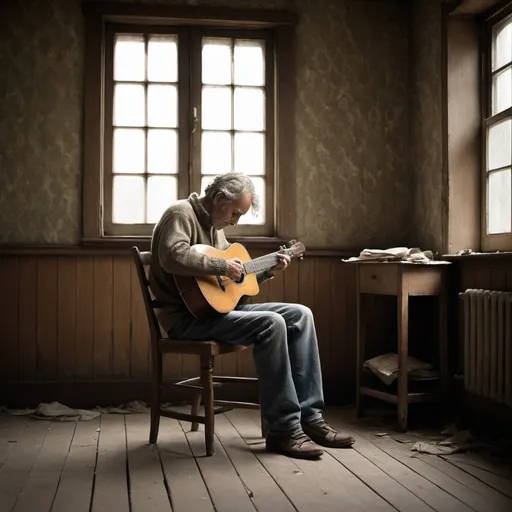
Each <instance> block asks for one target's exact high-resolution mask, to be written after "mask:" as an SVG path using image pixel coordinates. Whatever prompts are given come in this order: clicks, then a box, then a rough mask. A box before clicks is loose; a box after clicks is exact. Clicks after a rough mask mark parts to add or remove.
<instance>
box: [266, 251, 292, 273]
mask: <svg viewBox="0 0 512 512" xmlns="http://www.w3.org/2000/svg"><path fill="white" fill-rule="evenodd" d="M277 257H278V258H279V260H280V261H279V263H278V264H277V265H276V266H275V267H272V268H271V269H270V270H272V272H282V271H283V270H285V269H287V268H288V267H289V266H290V263H291V261H292V259H291V258H290V256H288V254H283V253H281V252H278V253H277Z"/></svg>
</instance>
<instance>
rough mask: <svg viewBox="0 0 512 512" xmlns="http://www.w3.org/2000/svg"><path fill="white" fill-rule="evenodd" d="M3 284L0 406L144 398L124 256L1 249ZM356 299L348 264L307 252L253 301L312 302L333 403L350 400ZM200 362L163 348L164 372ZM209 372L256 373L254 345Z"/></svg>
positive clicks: (190, 369) (144, 338)
mask: <svg viewBox="0 0 512 512" xmlns="http://www.w3.org/2000/svg"><path fill="white" fill-rule="evenodd" d="M255 254H256V255H257V253H255ZM0 282H2V283H3V289H2V294H0V310H1V311H2V315H1V316H0V333H1V335H2V342H1V343H0V404H3V403H8V404H11V405H17V406H23V405H28V404H34V405H37V404H38V403H40V402H41V401H52V400H58V401H61V402H64V403H72V404H75V405H82V406H84V407H88V406H91V405H92V406H94V405H96V403H105V404H109V403H110V404H112V403H121V402H125V401H128V400H133V399H142V400H148V399H149V375H150V374H149V369H150V360H149V337H148V329H147V320H146V317H145V312H144V309H143V303H142V295H141V293H140V288H139V284H138V281H137V276H136V272H135V267H134V265H133V263H132V260H131V257H130V256H126V255H123V254H122V253H119V252H117V253H112V254H109V255H108V254H105V253H104V252H98V251H93V250H77V249H61V250H54V251H49V250H45V249H39V250H34V249H33V250H25V251H23V252H20V251H17V252H11V253H9V251H4V252H3V253H1V254H0ZM354 297H355V267H354V266H353V265H351V264H342V263H341V262H340V261H339V259H338V258H329V257H307V258H305V259H304V260H302V261H298V260H295V261H294V262H293V263H292V266H291V267H290V269H288V270H287V272H285V273H283V274H281V275H280V276H278V277H276V278H275V279H273V280H271V281H269V282H268V283H264V284H263V285H262V287H261V293H260V295H259V296H258V297H257V298H256V299H254V301H255V302H256V301H258V302H260V301H287V302H300V303H303V304H305V305H307V306H309V307H310V308H311V309H312V310H313V313H314V315H315V322H316V326H317V334H318V343H319V349H320V358H321V363H322V373H323V381H324V386H325V395H326V399H327V400H328V401H329V402H330V403H351V402H353V400H354V384H355V343H354V340H355V330H356V324H355V317H356V314H355V300H354ZM197 363H198V361H197V360H196V358H195V357H194V356H181V355H174V354H173V355H170V356H166V362H165V364H164V380H165V381H170V380H172V379H177V378H180V377H191V376H197V375H198V374H199V372H198V364H197ZM215 371H216V373H217V374H224V375H241V376H254V375H255V370H254V364H253V361H252V357H251V353H250V351H247V352H244V353H239V354H234V355H226V356H221V357H218V358H217V361H216V366H215ZM2 383H3V384H4V385H3V384H2ZM5 384H6V385H5ZM168 398H170V399H176V393H174V394H173V395H168Z"/></svg>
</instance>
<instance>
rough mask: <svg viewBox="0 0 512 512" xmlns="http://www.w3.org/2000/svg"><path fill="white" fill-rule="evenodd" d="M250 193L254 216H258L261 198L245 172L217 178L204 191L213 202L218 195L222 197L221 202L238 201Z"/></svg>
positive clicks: (226, 174) (229, 173)
mask: <svg viewBox="0 0 512 512" xmlns="http://www.w3.org/2000/svg"><path fill="white" fill-rule="evenodd" d="M246 192H249V193H250V194H251V206H252V210H253V212H254V214H257V213H258V211H259V209H260V198H259V196H258V194H257V193H256V190H255V188H254V184H253V182H252V181H251V178H249V176H246V175H245V174H244V173H243V172H227V173H225V174H220V175H218V176H215V178H214V179H213V180H212V181H211V182H210V183H209V184H208V186H207V187H206V189H205V191H204V195H205V196H206V197H207V198H208V199H211V200H213V198H214V197H216V196H217V195H218V194H220V196H221V201H224V202H225V201H228V202H230V201H236V200H237V199H238V198H240V197H241V196H242V195H243V194H245V193H246Z"/></svg>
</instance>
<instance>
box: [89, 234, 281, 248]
mask: <svg viewBox="0 0 512 512" xmlns="http://www.w3.org/2000/svg"><path fill="white" fill-rule="evenodd" d="M228 241H229V242H231V243H234V242H239V243H241V244H242V245H244V246H246V247H247V248H248V249H256V250H257V249H262V250H263V249H271V250H277V249H278V248H279V247H280V246H281V245H286V244H287V243H288V242H289V240H285V239H283V238H278V237H232V238H231V237H228ZM134 245H136V246H137V247H139V249H141V250H149V246H150V245H151V237H150V236H140V237H105V238H83V239H82V246H83V247H87V248H91V249H101V248H105V249H107V248H109V249H110V248H113V249H130V248H131V247H133V246H134Z"/></svg>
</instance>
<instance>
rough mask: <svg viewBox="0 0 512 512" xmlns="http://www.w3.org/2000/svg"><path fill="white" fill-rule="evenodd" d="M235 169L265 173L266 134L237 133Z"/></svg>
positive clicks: (246, 172)
mask: <svg viewBox="0 0 512 512" xmlns="http://www.w3.org/2000/svg"><path fill="white" fill-rule="evenodd" d="M235 171H238V172H243V173H245V174H265V135H264V134H263V133H235Z"/></svg>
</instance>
